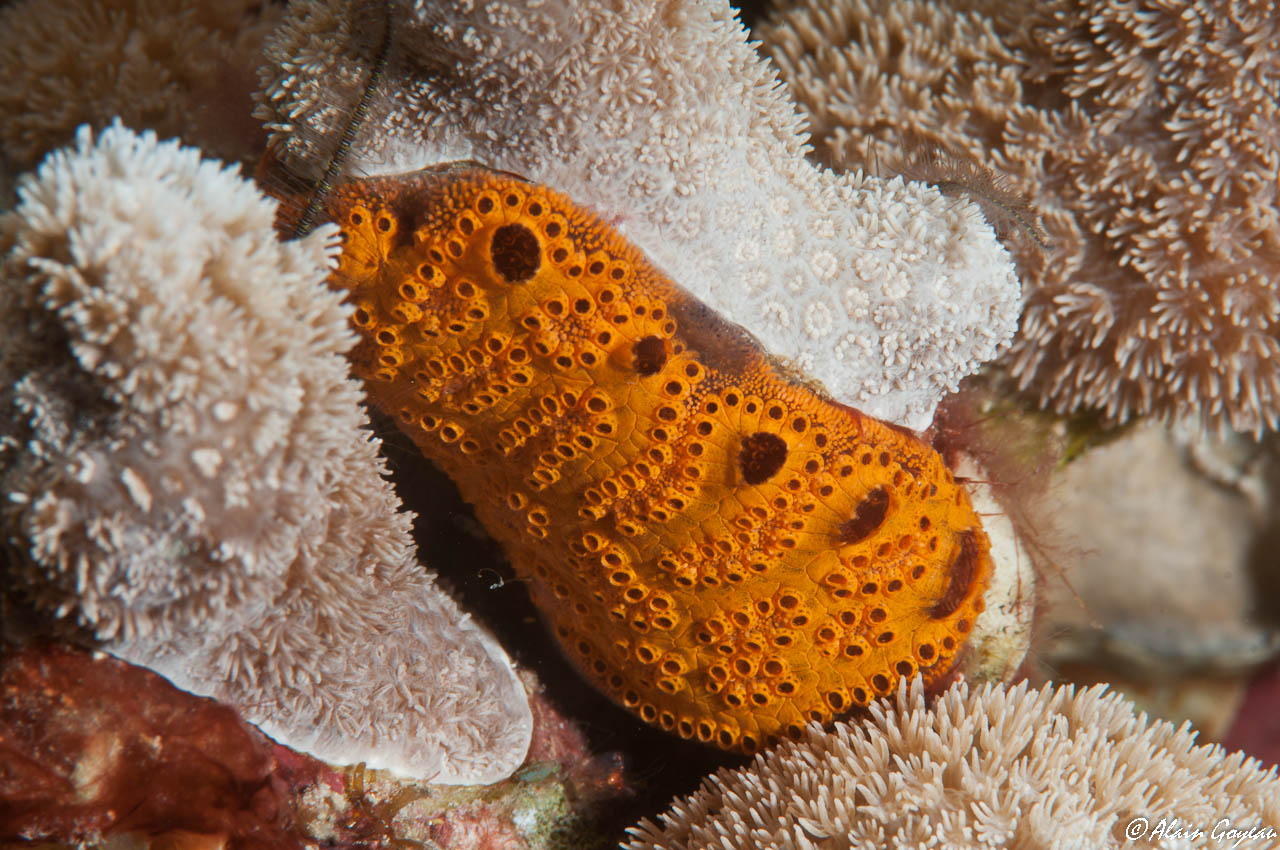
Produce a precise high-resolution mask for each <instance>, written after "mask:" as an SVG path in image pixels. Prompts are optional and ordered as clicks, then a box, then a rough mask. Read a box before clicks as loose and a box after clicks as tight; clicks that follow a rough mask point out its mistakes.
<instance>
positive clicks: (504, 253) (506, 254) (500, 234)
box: [489, 224, 542, 283]
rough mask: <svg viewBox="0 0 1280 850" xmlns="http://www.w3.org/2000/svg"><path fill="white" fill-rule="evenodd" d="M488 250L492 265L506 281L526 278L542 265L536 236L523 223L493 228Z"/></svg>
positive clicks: (517, 280)
mask: <svg viewBox="0 0 1280 850" xmlns="http://www.w3.org/2000/svg"><path fill="white" fill-rule="evenodd" d="M489 251H490V254H491V255H492V257H493V267H494V268H495V269H497V270H498V274H500V275H502V276H503V278H505V279H506V281H507V282H508V283H519V282H520V281H522V280H528V279H529V278H531V277H533V276H534V274H535V273H536V272H537V271H538V267H539V266H541V265H542V249H541V247H539V245H538V237H536V236H534V235H533V232H532V231H530V230H529V228H527V227H525V226H524V225H523V224H504V225H502V227H499V228H498V229H497V230H495V231H494V232H493V240H492V241H491V242H490V243H489Z"/></svg>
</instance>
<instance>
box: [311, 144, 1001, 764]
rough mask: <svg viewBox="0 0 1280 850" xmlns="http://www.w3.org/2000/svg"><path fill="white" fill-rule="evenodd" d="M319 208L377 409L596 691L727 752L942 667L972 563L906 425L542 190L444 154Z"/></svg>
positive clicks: (971, 521) (957, 515)
mask: <svg viewBox="0 0 1280 850" xmlns="http://www.w3.org/2000/svg"><path fill="white" fill-rule="evenodd" d="M326 204H327V213H328V215H329V217H330V218H331V219H332V220H334V221H336V222H337V223H338V225H339V227H341V229H342V232H343V234H344V237H345V250H344V252H343V255H342V260H341V266H340V269H339V271H338V272H337V273H336V274H335V281H336V282H337V283H338V284H339V285H341V286H344V287H348V288H349V289H350V290H351V295H350V300H351V302H352V303H353V304H354V306H355V308H356V309H355V314H354V318H353V321H354V323H355V325H356V327H357V328H358V329H359V330H360V332H361V333H362V335H363V341H362V342H361V343H360V345H359V346H358V348H357V349H356V352H355V355H354V356H355V363H356V371H357V372H358V373H359V374H360V375H361V376H362V377H364V378H365V379H367V387H368V391H369V394H370V396H371V397H372V399H373V401H374V403H376V404H377V405H378V406H379V407H380V408H381V409H382V410H383V411H385V412H386V413H388V414H389V415H391V416H393V417H395V418H396V419H397V420H398V422H399V424H400V427H402V428H403V429H404V430H405V431H406V432H408V433H409V434H410V435H411V436H412V438H413V439H414V441H415V442H416V443H417V444H418V445H419V446H420V447H421V448H422V450H423V452H425V453H426V455H427V456H428V457H430V458H431V459H432V460H434V461H435V462H436V463H438V464H439V465H440V466H442V467H443V468H444V469H445V470H446V471H447V472H448V473H449V474H450V475H451V476H452V477H453V479H454V481H456V482H457V484H458V486H459V487H460V488H461V490H462V494H463V496H464V497H465V498H466V499H467V500H468V501H469V502H471V503H472V504H473V505H475V508H476V512H477V514H478V515H479V517H480V519H481V521H482V522H483V523H484V524H485V526H486V527H487V528H488V529H489V531H490V532H491V533H492V534H493V535H494V536H495V537H497V538H498V539H499V540H500V541H501V542H502V543H503V544H504V546H505V548H506V552H507V554H508V556H509V557H510V559H511V562H512V565H513V567H514V568H515V570H516V572H517V573H518V574H519V575H520V576H521V577H523V578H526V579H528V580H529V585H530V588H531V592H532V595H533V599H534V602H535V603H536V604H537V605H538V607H539V608H541V609H542V611H543V612H545V614H546V616H547V617H548V619H549V620H550V622H551V625H552V627H553V628H554V629H555V632H556V635H557V636H558V637H559V639H560V641H561V642H562V644H563V645H564V647H565V648H566V650H567V651H568V653H569V655H570V656H571V657H572V658H573V659H574V661H575V662H576V663H577V665H578V666H579V667H580V668H581V670H582V671H583V672H584V673H585V674H586V675H587V676H588V677H589V678H590V679H591V680H592V681H594V682H595V683H596V684H597V685H598V686H599V687H600V688H601V689H603V690H604V691H605V692H606V693H608V694H609V695H610V696H612V697H613V698H614V699H615V700H617V701H618V702H620V703H622V704H623V705H624V706H626V707H627V708H629V709H631V710H632V711H633V712H635V713H636V714H638V715H639V716H640V717H641V718H643V719H644V720H646V721H648V722H650V723H654V724H658V725H660V726H661V727H662V728H664V729H667V730H671V731H674V732H676V733H678V734H680V735H681V736H683V737H685V738H697V739H698V740H701V741H706V742H711V743H715V744H718V745H719V746H721V747H724V748H726V749H734V750H740V751H743V752H747V753H751V752H754V751H756V750H757V749H759V748H760V747H761V746H762V745H765V744H766V743H771V742H773V741H775V740H777V738H778V737H779V736H782V735H790V736H798V735H799V734H800V731H801V728H802V727H803V726H804V724H805V723H806V722H808V721H810V720H818V721H823V722H825V721H828V720H830V719H832V718H833V717H834V716H836V715H839V714H841V713H843V712H846V711H848V710H849V709H851V708H853V707H854V706H858V705H865V704H867V703H868V702H869V701H870V700H871V699H873V698H874V697H875V696H877V695H887V694H890V693H892V692H893V690H894V688H895V687H896V686H897V683H898V680H899V679H900V678H902V677H904V676H914V675H915V674H916V672H917V671H919V672H920V673H922V674H923V675H924V677H925V679H926V681H933V680H936V679H938V678H939V677H940V676H942V675H943V674H944V673H945V672H946V671H947V670H948V669H949V667H950V666H951V664H952V662H953V661H954V659H955V657H956V654H957V652H958V651H959V650H960V648H961V645H962V644H963V642H964V640H965V637H966V635H967V634H968V632H969V631H970V629H971V627H972V625H973V622H974V618H975V616H976V615H977V614H978V613H979V612H981V611H982V593H983V590H984V588H985V587H986V585H987V583H988V580H989V577H990V573H991V559H990V556H989V553H988V542H987V537H986V534H985V533H984V532H983V531H982V528H981V525H980V523H979V520H978V517H977V516H976V515H975V513H974V511H973V508H972V507H971V506H970V504H969V500H968V498H967V497H966V495H965V493H964V492H963V490H962V489H961V488H960V487H959V486H958V485H957V484H956V483H955V481H954V480H953V479H952V476H951V473H950V472H949V471H948V470H947V468H946V467H945V465H944V464H943V461H942V459H941V458H940V457H939V456H938V455H937V453H935V452H934V451H933V450H932V449H930V448H929V447H928V446H927V445H925V444H924V443H922V442H921V441H920V440H918V439H916V438H915V437H914V436H911V435H910V434H908V433H906V432H904V431H903V430H901V429H897V428H894V427H892V426H888V425H885V424H884V423H881V422H878V421H875V420H873V419H870V418H868V417H865V416H863V415H862V414H860V413H858V412H857V411H856V410H852V409H850V408H847V407H844V406H842V405H839V404H836V403H834V402H832V401H830V400H828V399H826V398H823V397H822V396H820V395H818V394H817V393H815V392H814V391H813V390H811V389H809V388H807V387H806V386H805V385H803V384H802V383H799V382H797V381H796V380H793V379H790V378H787V377H784V376H783V375H782V374H781V373H780V372H779V370H778V369H777V368H775V367H774V366H772V365H771V364H770V363H769V362H768V361H767V360H766V358H765V356H764V355H763V353H762V352H761V351H760V350H759V348H758V347H757V346H756V345H755V344H753V343H752V342H751V341H750V340H749V339H748V338H747V337H746V335H745V334H744V333H743V332H742V331H741V330H740V329H738V328H736V327H733V326H729V325H727V324H726V323H724V322H723V321H721V320H719V319H718V318H717V317H716V316H714V315H712V314H711V313H710V311H708V310H707V309H706V308H705V307H703V306H702V305H701V304H699V303H698V301H697V300H696V299H693V298H691V297H690V296H688V295H687V294H685V293H684V292H682V291H681V290H680V289H678V288H677V287H676V286H675V285H674V284H673V283H672V282H671V281H670V280H668V279H667V278H665V277H664V276H663V275H662V274H660V273H659V272H658V271H657V270H656V269H654V268H653V267H652V266H651V265H649V263H648V262H647V261H646V260H645V259H644V257H643V256H641V255H640V253H639V252H637V251H636V250H635V249H634V248H632V247H631V246H630V245H629V244H628V243H627V242H626V241H624V240H623V239H622V238H621V237H620V236H618V235H617V234H616V233H615V232H614V231H613V229H612V228H610V227H609V226H608V225H606V224H604V223H603V222H601V221H600V220H599V219H598V218H596V217H595V216H594V215H592V214H591V213H589V212H586V211H584V210H582V209H580V208H578V207H576V206H574V205H573V203H572V202H571V201H569V200H568V199H567V198H565V197H564V196H562V195H559V194H557V193H555V192H553V191H550V190H548V189H546V188H542V187H539V186H534V185H530V184H527V183H525V182H523V181H521V180H519V179H516V178H514V177H511V176H508V175H502V174H494V173H490V172H487V171H483V170H480V169H462V168H443V169H439V170H432V171H428V172H423V173H421V174H418V175H413V176H408V177H396V178H381V179H368V180H354V181H351V182H348V183H345V184H343V185H341V186H339V187H337V188H335V189H334V190H333V191H332V193H331V194H330V195H329V197H328V198H327V200H326Z"/></svg>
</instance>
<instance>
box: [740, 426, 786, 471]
mask: <svg viewBox="0 0 1280 850" xmlns="http://www.w3.org/2000/svg"><path fill="white" fill-rule="evenodd" d="M786 460H787V444H786V443H785V442H784V441H783V439H782V438H781V437H779V436H778V435H777V434H770V433H768V432H767V431H757V432H756V433H754V434H752V435H751V436H750V437H745V438H744V439H743V440H742V451H740V452H739V453H738V466H739V467H740V468H741V469H742V480H744V481H746V482H747V483H748V484H763V483H764V482H766V481H768V480H769V479H770V478H772V477H773V476H774V475H775V474H776V473H777V471H778V470H779V469H782V464H783V463H785V462H786Z"/></svg>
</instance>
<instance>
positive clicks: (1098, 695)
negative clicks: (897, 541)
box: [623, 680, 1280, 850]
mask: <svg viewBox="0 0 1280 850" xmlns="http://www.w3.org/2000/svg"><path fill="white" fill-rule="evenodd" d="M1162 822H1163V823H1164V825H1165V826H1164V829H1163V830H1161V829H1160V824H1161V823H1162ZM1171 822H1172V823H1173V824H1174V828H1176V827H1177V825H1181V828H1182V829H1184V830H1188V831H1190V830H1194V829H1197V828H1201V827H1203V830H1204V836H1203V839H1204V840H1205V841H1206V843H1203V844H1188V843H1184V842H1182V841H1181V840H1179V839H1170V840H1165V837H1168V836H1169V835H1170V823H1171ZM1224 823H1225V824H1226V826H1223V824H1224ZM1215 824H1216V825H1218V828H1219V829H1221V830H1223V831H1225V830H1226V829H1228V828H1230V829H1235V830H1239V831H1241V832H1242V833H1245V834H1246V835H1248V836H1250V837H1249V838H1248V839H1247V840H1248V842H1249V844H1250V845H1251V846H1258V847H1274V846H1276V841H1277V840H1280V832H1277V829H1278V828H1277V827H1276V824H1280V774H1277V772H1276V768H1274V767H1273V768H1271V769H1270V770H1265V769H1263V767H1262V766H1261V765H1260V763H1259V762H1257V761H1256V760H1254V759H1248V758H1246V757H1245V756H1244V755H1243V754H1241V753H1234V754H1230V755H1228V754H1227V753H1225V752H1224V751H1223V750H1222V748H1221V747H1218V746H1202V745H1197V744H1196V743H1195V734H1194V733H1193V732H1191V731H1190V728H1189V726H1188V725H1183V726H1181V727H1174V726H1173V725H1172V724H1170V723H1166V722H1163V721H1156V722H1152V721H1149V720H1148V719H1147V717H1146V715H1145V714H1137V713H1135V711H1134V708H1133V706H1132V704H1130V703H1129V702H1127V701H1126V700H1124V699H1123V698H1121V697H1119V696H1118V695H1116V694H1108V693H1106V692H1105V686H1095V687H1092V688H1087V689H1084V690H1080V691H1077V690H1075V688H1074V687H1073V686H1070V685H1067V686H1058V687H1054V686H1051V685H1046V686H1044V687H1043V688H1040V689H1039V690H1031V689H1029V688H1028V686H1027V685H1026V683H1023V684H1020V685H1017V686H1015V687H1012V688H1009V687H1006V686H1003V685H986V686H983V687H982V688H980V689H976V690H973V689H970V688H969V686H968V685H967V684H965V683H960V684H958V685H955V686H953V687H952V688H950V689H949V690H947V691H945V692H944V693H943V694H941V695H940V696H939V697H938V698H937V700H936V701H935V702H934V703H933V704H931V705H930V704H928V703H927V702H926V699H925V696H924V691H923V688H922V687H921V685H920V682H919V680H916V682H915V683H913V684H912V683H908V682H907V681H906V680H904V681H903V682H902V684H901V686H900V687H899V690H898V694H897V699H896V701H894V702H892V703H889V704H886V703H873V704H872V705H871V717H870V719H868V720H867V721H866V722H864V723H838V724H836V727H835V729H833V730H832V731H830V732H824V731H823V730H822V729H821V728H820V727H818V726H817V725H816V724H813V725H811V726H810V727H809V729H808V730H807V732H806V735H805V737H804V738H803V739H801V740H799V741H795V742H791V741H788V742H785V743H783V744H782V745H781V746H780V747H778V748H777V749H775V750H773V751H771V752H768V753H764V754H762V755H759V756H757V757H756V759H755V761H753V762H752V763H751V765H750V766H749V767H746V768H742V769H739V770H722V771H720V772H719V773H717V774H715V775H714V776H711V777H709V778H708V779H707V780H705V781H704V782H703V783H702V786H701V787H700V788H699V789H698V791H697V792H695V793H694V794H692V795H691V796H689V797H686V798H683V799H681V800H678V801H676V802H675V803H674V804H673V805H672V807H671V808H670V810H668V811H667V812H666V813H665V814H663V815H661V816H659V818H658V822H657V823H655V822H653V821H650V820H648V819H645V820H642V821H641V822H640V823H639V824H637V825H636V826H634V827H632V828H631V829H630V830H629V832H630V834H631V840H630V841H629V842H627V843H626V844H624V845H623V847H624V848H625V850H712V848H715V850H784V848H785V850H793V848H794V850H799V849H800V848H805V850H811V849H812V848H819V847H821V848H827V847H839V848H859V850H862V848H866V850H872V849H873V848H874V850H916V848H921V847H945V848H948V850H979V848H982V850H1002V848H1010V847H1017V848H1026V850H1050V848H1064V849H1065V848H1082V850H1083V848H1089V850H1108V848H1120V847H1126V848H1129V847H1132V848H1156V847H1184V846H1210V845H1209V844H1208V843H1207V841H1208V838H1209V834H1210V830H1211V829H1213V828H1214V825H1215ZM1162 836H1163V837H1162ZM1233 840H1235V838H1234V837H1233V838H1230V839H1228V842H1229V841H1233ZM1244 841H1245V839H1241V842H1242V843H1241V844H1240V846H1246V845H1245V844H1244V843H1243V842H1244ZM1224 846H1225V845H1224Z"/></svg>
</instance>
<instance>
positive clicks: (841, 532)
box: [836, 487, 889, 543]
mask: <svg viewBox="0 0 1280 850" xmlns="http://www.w3.org/2000/svg"><path fill="white" fill-rule="evenodd" d="M888 513H889V491H888V490H886V489H885V488H883V487H877V488H875V489H874V490H872V491H871V492H870V493H868V494H867V495H865V496H863V497H862V501H861V502H859V503H858V507H857V508H855V509H854V511H853V516H852V517H850V518H849V519H847V520H845V521H844V522H842V523H840V528H839V529H838V530H837V532H836V534H837V536H838V538H839V540H840V542H841V543H857V542H859V541H861V540H866V539H867V538H868V537H870V536H871V535H872V534H875V532H876V529H878V528H879V527H880V526H881V525H882V524H883V523H884V518H885V516H886V515H887V514H888Z"/></svg>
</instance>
